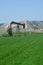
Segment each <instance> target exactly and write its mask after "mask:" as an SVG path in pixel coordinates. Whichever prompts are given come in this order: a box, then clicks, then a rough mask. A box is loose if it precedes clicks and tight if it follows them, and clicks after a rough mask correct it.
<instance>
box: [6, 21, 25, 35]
mask: <svg viewBox="0 0 43 65" xmlns="http://www.w3.org/2000/svg"><path fill="white" fill-rule="evenodd" d="M12 24H16V25H17V29H18V31H19V25H20V26H23V29H25V24H22V23H18V22H14V21H12V22H11V23H10V27H9V28H8V30H7V32H8V35H9V36H13V34H12Z"/></svg>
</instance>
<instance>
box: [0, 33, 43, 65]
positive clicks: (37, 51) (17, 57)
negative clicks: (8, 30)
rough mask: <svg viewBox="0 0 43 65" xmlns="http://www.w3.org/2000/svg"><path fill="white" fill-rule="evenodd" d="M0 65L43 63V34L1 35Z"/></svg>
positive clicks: (33, 64) (36, 64)
mask: <svg viewBox="0 0 43 65" xmlns="http://www.w3.org/2000/svg"><path fill="white" fill-rule="evenodd" d="M0 65H43V34H31V35H29V34H27V35H26V36H20V37H19V36H16V37H1V38H0Z"/></svg>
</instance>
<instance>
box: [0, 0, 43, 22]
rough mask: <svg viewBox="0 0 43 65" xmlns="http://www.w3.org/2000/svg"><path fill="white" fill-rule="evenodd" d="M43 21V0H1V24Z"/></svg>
mask: <svg viewBox="0 0 43 65" xmlns="http://www.w3.org/2000/svg"><path fill="white" fill-rule="evenodd" d="M12 20H13V21H17V22H18V21H22V20H43V0H0V22H11V21H12Z"/></svg>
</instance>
